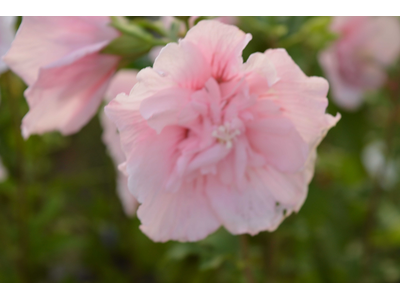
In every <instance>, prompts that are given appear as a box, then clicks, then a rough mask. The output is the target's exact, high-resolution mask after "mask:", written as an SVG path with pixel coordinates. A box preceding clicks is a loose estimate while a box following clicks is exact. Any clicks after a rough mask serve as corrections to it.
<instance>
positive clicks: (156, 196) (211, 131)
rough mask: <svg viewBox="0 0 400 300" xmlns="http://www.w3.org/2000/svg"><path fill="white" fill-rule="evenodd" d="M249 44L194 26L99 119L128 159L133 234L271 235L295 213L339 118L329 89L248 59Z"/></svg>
mask: <svg viewBox="0 0 400 300" xmlns="http://www.w3.org/2000/svg"><path fill="white" fill-rule="evenodd" d="M250 39H251V35H250V34H245V33H243V32H242V31H240V30H239V29H238V28H237V27H235V26H231V25H225V24H222V23H220V22H218V21H201V22H199V23H198V24H197V25H196V26H195V27H193V28H192V29H191V30H190V31H189V32H188V33H187V35H186V37H185V38H184V39H182V40H180V42H179V44H176V43H170V44H168V45H167V46H166V47H165V48H164V49H163V50H162V51H161V53H160V55H159V56H158V57H157V59H156V61H155V62H154V66H153V68H146V69H143V70H141V71H140V72H139V73H138V76H137V80H138V83H137V84H136V85H135V86H134V87H133V89H132V90H131V92H130V94H129V96H128V95H123V94H120V95H118V96H117V97H116V99H114V100H113V101H111V102H110V104H108V105H107V106H106V108H105V110H106V114H107V115H108V117H110V118H111V119H112V120H113V121H114V122H115V123H116V125H117V127H118V130H119V132H120V136H121V144H122V149H123V151H124V153H125V155H126V158H127V159H126V164H124V165H123V166H125V169H126V172H127V174H128V175H129V178H128V185H129V189H130V191H131V192H132V194H133V195H134V196H135V197H136V198H137V199H138V201H139V203H141V205H140V206H139V209H138V217H139V219H140V220H141V222H142V225H141V229H142V231H144V233H146V234H147V235H148V236H149V237H150V238H151V239H153V240H154V241H167V240H178V241H196V240H200V239H203V238H204V237H206V236H207V235H208V234H210V233H212V232H213V231H215V230H216V229H217V228H218V227H220V226H221V225H223V226H225V228H226V229H227V230H229V231H230V232H231V233H233V234H242V233H250V234H252V235H254V234H257V233H258V232H260V231H263V230H270V231H272V230H275V229H276V228H277V226H278V225H279V224H280V223H281V222H282V220H283V219H284V218H285V216H287V215H289V214H290V213H292V212H293V211H298V210H299V209H300V207H301V206H302V204H303V202H304V200H305V198H306V195H307V188H308V184H309V182H310V180H311V178H312V176H313V169H314V161H315V158H316V146H317V145H318V144H319V142H320V141H321V139H322V138H323V136H324V135H325V134H326V132H327V130H328V129H329V128H330V127H332V126H334V125H335V123H336V122H337V121H338V119H339V117H340V116H338V117H336V118H334V117H332V116H330V115H328V114H325V108H326V107H327V105H328V101H327V98H326V94H327V92H328V83H327V81H326V80H324V79H322V78H318V77H307V76H306V75H305V74H304V73H303V72H302V71H301V70H300V68H299V67H298V66H297V65H296V64H295V63H294V62H293V60H292V59H291V58H290V56H289V55H288V54H287V53H286V51H285V50H283V49H274V50H268V51H266V52H265V53H254V54H253V55H251V56H250V58H249V59H248V60H247V62H246V63H244V64H243V59H242V56H241V54H242V50H243V48H244V47H245V46H246V45H247V43H248V42H249V41H250Z"/></svg>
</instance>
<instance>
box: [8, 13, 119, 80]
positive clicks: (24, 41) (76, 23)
mask: <svg viewBox="0 0 400 300" xmlns="http://www.w3.org/2000/svg"><path fill="white" fill-rule="evenodd" d="M109 22H110V19H109V17H23V20H22V23H21V26H20V27H19V29H18V32H17V35H16V37H15V40H14V41H13V43H12V46H11V49H10V51H9V52H8V53H7V54H6V56H5V57H4V61H5V62H6V63H7V65H8V66H9V67H10V68H11V69H12V70H13V71H14V72H15V73H17V74H18V75H19V76H21V78H22V79H24V80H25V82H26V83H27V84H28V85H31V84H33V83H34V81H35V80H36V79H37V78H38V76H39V70H40V68H42V67H45V66H47V65H49V64H52V63H53V62H55V61H58V60H60V59H63V58H64V57H65V56H70V55H73V54H74V53H75V52H76V51H78V52H81V51H83V50H84V49H85V48H86V47H91V46H93V45H100V48H102V47H104V46H105V45H107V44H108V43H109V42H110V41H111V40H113V39H114V38H116V37H117V36H118V32H117V31H116V30H115V29H113V28H112V27H110V26H108V23H109ZM95 51H98V50H97V49H96V50H95ZM87 52H88V53H93V50H90V49H89V50H88V51H87Z"/></svg>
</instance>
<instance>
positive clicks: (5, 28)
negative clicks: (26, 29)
mask: <svg viewBox="0 0 400 300" xmlns="http://www.w3.org/2000/svg"><path fill="white" fill-rule="evenodd" d="M15 19H16V17H0V57H2V56H3V55H4V54H6V52H7V51H8V49H10V47H11V43H12V41H13V39H14V35H15V29H14V23H15ZM6 70H7V65H6V64H5V63H4V62H3V61H2V60H0V74H1V73H3V72H4V71H6Z"/></svg>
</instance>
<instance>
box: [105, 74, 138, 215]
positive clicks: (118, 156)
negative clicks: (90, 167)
mask: <svg viewBox="0 0 400 300" xmlns="http://www.w3.org/2000/svg"><path fill="white" fill-rule="evenodd" d="M136 74H137V71H134V70H120V71H118V72H117V73H116V74H115V75H114V77H113V79H112V80H111V83H110V86H109V88H108V90H107V92H106V95H105V98H106V100H107V101H110V100H111V99H114V98H115V97H116V96H117V95H118V94H119V93H129V91H130V90H131V89H132V87H133V85H134V84H135V83H136ZM100 121H101V124H102V125H103V130H104V132H103V136H102V138H103V142H104V144H105V145H106V146H107V149H108V151H109V153H110V155H111V158H112V159H113V161H114V163H115V165H116V166H118V165H119V164H121V163H123V162H124V161H125V154H124V152H123V151H122V149H121V141H120V138H119V134H118V131H117V127H116V126H115V124H114V123H113V122H112V121H111V120H110V119H109V118H107V117H106V116H105V114H104V112H103V113H102V114H101V115H100ZM117 192H118V195H119V197H120V199H121V201H122V205H123V207H124V210H125V213H126V214H127V215H129V216H132V215H134V214H135V212H136V209H137V206H138V202H137V201H136V199H135V197H133V196H132V194H131V193H130V192H129V189H128V177H127V176H126V175H125V174H124V173H123V172H121V171H118V175H117Z"/></svg>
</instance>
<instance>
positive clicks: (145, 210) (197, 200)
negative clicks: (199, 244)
mask: <svg viewBox="0 0 400 300" xmlns="http://www.w3.org/2000/svg"><path fill="white" fill-rule="evenodd" d="M138 217H139V219H140V221H141V222H142V225H141V226H140V229H141V230H142V231H143V232H144V233H145V234H146V235H148V236H149V237H150V238H151V239H152V240H153V241H156V242H166V241H168V240H176V241H180V242H194V241H198V240H201V239H203V238H205V237H206V236H207V235H209V234H210V233H212V232H214V231H215V230H217V229H218V227H219V226H220V222H219V221H218V219H217V218H216V217H215V215H214V213H213V211H212V209H211V207H210V204H209V201H208V199H207V197H206V196H205V195H204V182H203V178H202V177H200V178H199V179H197V180H196V181H194V182H190V183H186V184H183V185H182V186H181V188H180V189H179V191H178V192H176V193H168V192H160V193H159V194H155V195H153V196H152V197H151V198H148V199H146V201H144V203H143V204H142V205H141V206H140V207H139V210H138Z"/></svg>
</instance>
